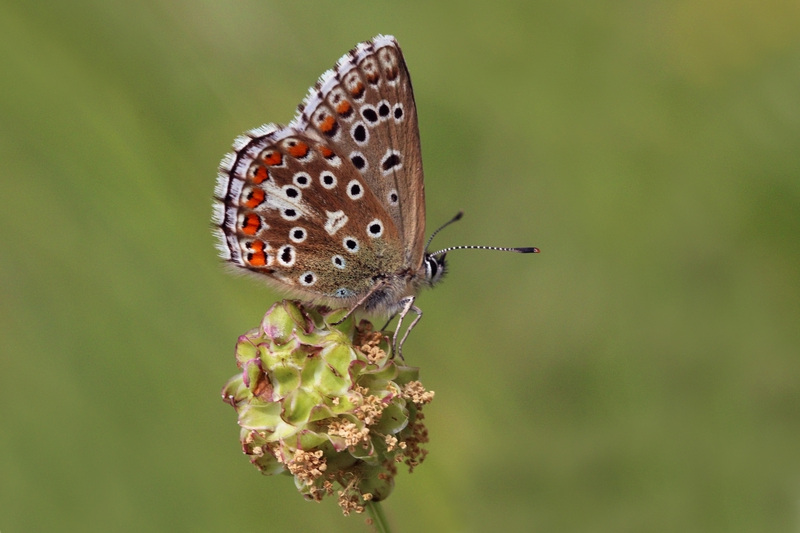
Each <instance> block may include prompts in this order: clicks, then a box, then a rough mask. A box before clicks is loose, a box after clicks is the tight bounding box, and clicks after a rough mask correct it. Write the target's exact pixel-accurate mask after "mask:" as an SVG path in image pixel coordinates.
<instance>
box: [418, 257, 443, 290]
mask: <svg viewBox="0 0 800 533" xmlns="http://www.w3.org/2000/svg"><path fill="white" fill-rule="evenodd" d="M446 255H447V254H446V253H444V254H439V255H434V254H429V253H426V254H425V259H424V260H423V261H422V263H423V266H424V268H425V278H424V279H425V283H426V284H427V285H428V286H429V287H433V286H434V285H436V284H437V283H438V282H439V280H441V279H442V277H443V276H444V273H445V272H446V271H447V264H446V263H445V260H444V258H445V256H446Z"/></svg>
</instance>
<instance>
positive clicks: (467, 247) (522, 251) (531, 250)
mask: <svg viewBox="0 0 800 533" xmlns="http://www.w3.org/2000/svg"><path fill="white" fill-rule="evenodd" d="M463 216H464V212H463V211H459V212H458V214H456V216H454V217H453V218H451V219H450V220H448V221H447V222H445V223H444V224H442V225H441V226H439V229H437V230H436V231H434V232H433V233H432V234H431V236H430V238H429V239H428V242H427V243H425V249H426V250H427V249H428V246H430V245H431V241H433V238H434V237H436V234H437V233H439V232H440V231H442V230H443V229H444V228H446V227H447V226H449V225H450V224H452V223H453V222H458V221H459V220H461V217H463ZM453 250H495V251H497V252H517V253H518V254H538V253H539V249H538V248H536V247H534V246H528V247H524V248H506V247H503V246H476V245H464V246H451V247H450V248H445V249H443V250H439V251H438V252H434V253H432V254H428V255H429V256H430V257H436V256H437V255H442V254H446V253H447V252H452V251H453Z"/></svg>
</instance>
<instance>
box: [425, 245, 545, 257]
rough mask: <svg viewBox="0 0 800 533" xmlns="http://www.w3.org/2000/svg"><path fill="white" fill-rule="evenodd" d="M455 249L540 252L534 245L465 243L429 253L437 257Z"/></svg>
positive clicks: (521, 252)
mask: <svg viewBox="0 0 800 533" xmlns="http://www.w3.org/2000/svg"><path fill="white" fill-rule="evenodd" d="M453 250H495V251H497V252H516V253H518V254H538V253H539V249H538V248H536V247H533V246H529V247H525V248H505V247H502V246H475V245H469V244H468V245H465V246H451V247H450V248H445V249H443V250H439V251H438V252H434V253H432V254H428V255H430V256H431V257H435V256H437V255H442V254H446V253H447V252H451V251H453Z"/></svg>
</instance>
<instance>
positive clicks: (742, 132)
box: [0, 0, 800, 533]
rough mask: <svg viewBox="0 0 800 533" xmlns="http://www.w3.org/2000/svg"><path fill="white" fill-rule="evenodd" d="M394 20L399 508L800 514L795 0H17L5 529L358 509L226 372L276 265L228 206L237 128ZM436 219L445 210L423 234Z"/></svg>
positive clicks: (615, 515)
mask: <svg viewBox="0 0 800 533" xmlns="http://www.w3.org/2000/svg"><path fill="white" fill-rule="evenodd" d="M377 33H390V34H394V35H396V36H397V38H398V40H399V42H400V43H401V45H402V46H403V49H404V52H405V55H406V60H407V63H408V65H409V67H410V70H411V73H412V77H413V79H414V86H415V90H416V96H417V104H418V108H419V114H420V117H419V120H420V129H421V135H422V145H423V152H424V157H425V170H426V175H427V184H426V186H427V197H428V220H429V226H435V225H437V224H439V223H441V222H443V221H445V220H447V219H448V218H449V217H450V216H452V215H453V214H454V213H455V212H457V211H458V210H459V209H464V210H465V212H466V217H465V218H464V220H463V221H462V222H460V223H459V224H457V225H455V226H453V227H452V228H448V230H447V231H446V232H444V233H443V234H442V235H441V236H440V237H438V238H437V242H436V246H437V247H438V246H445V245H450V244H494V245H517V246H521V245H537V246H539V247H541V249H542V253H541V254H539V255H538V256H519V255H514V254H499V253H498V254H491V253H487V252H468V251H465V252H454V253H452V254H451V255H450V256H449V257H450V266H451V272H450V275H449V277H448V279H447V281H446V283H444V284H442V286H441V287H439V288H437V289H436V290H435V291H432V292H430V293H425V294H423V295H422V297H421V298H420V299H419V300H418V302H419V304H420V305H421V306H422V308H423V309H424V310H425V318H424V320H423V321H422V323H421V324H420V326H419V327H418V328H417V329H416V330H415V331H414V334H413V335H412V338H411V340H410V341H409V342H408V344H407V345H406V349H405V353H406V357H407V359H408V360H410V362H411V363H412V364H415V365H418V366H420V367H422V378H423V381H424V382H425V384H426V385H427V386H428V388H430V389H432V390H435V391H436V393H437V396H436V400H435V401H434V403H433V404H432V405H430V406H428V408H427V409H426V411H427V422H428V427H429V429H430V433H431V438H432V442H431V443H430V446H429V449H430V455H429V456H428V459H427V460H426V462H425V463H424V464H423V465H422V466H421V467H420V468H419V469H417V471H416V472H415V473H414V474H413V475H410V476H409V475H408V474H407V473H403V474H401V475H400V476H399V478H398V484H397V487H396V490H395V492H394V494H393V495H392V496H391V497H390V498H389V500H387V502H386V503H385V508H386V511H387V514H388V515H389V518H390V521H391V522H392V523H393V525H394V526H395V530H396V531H445V532H449V531H465V532H482V531H542V532H551V531H557V532H564V531H566V532H571V531H581V532H583V531H586V532H619V531H631V532H635V531H664V532H666V531H726V532H727V531H797V530H798V528H800V357H799V355H800V354H799V353H798V352H800V350H799V349H798V347H800V246H799V243H800V149H799V147H800V4H798V2H796V1H795V0H792V1H788V0H787V1H778V0H767V1H763V0H762V1H756V0H735V1H730V0H726V1H721V0H679V1H678V0H676V1H665V2H635V1H621V0H620V1H608V2H595V3H590V2H575V1H563V0H560V1H555V0H547V1H538V2H537V1H534V2H531V1H527V0H520V1H516V2H514V1H505V2H504V1H495V2H489V3H480V2H438V3H437V2H424V1H407V2H279V1H266V2H264V1H262V2H256V1H241V2H223V1H212V0H207V1H204V2H192V1H175V2H159V1H153V0H149V1H141V2H118V1H114V2H104V1H94V2H92V1H88V0H80V1H73V2H24V1H18V2H13V1H12V2H9V1H5V2H2V3H0V35H1V36H0V46H1V47H2V48H1V49H0V54H1V55H0V58H1V61H2V75H0V157H2V167H3V170H2V189H1V190H2V199H1V200H0V201H1V202H2V206H1V208H0V224H1V225H0V232H1V235H2V244H3V247H2V255H1V256H0V288H1V292H0V298H1V299H2V305H1V306H0V312H1V313H2V318H1V319H0V335H2V359H0V365H1V366H0V394H2V398H1V401H2V404H1V405H0V420H1V424H2V428H1V431H0V531H2V532H3V533H12V532H17V531H87V530H96V531H99V530H104V531H105V530H111V531H209V532H217V531H234V530H236V529H237V528H241V529H242V530H247V531H281V530H286V529H287V528H288V530H291V531H368V528H367V527H366V526H365V525H364V524H363V517H350V518H344V517H342V516H341V513H340V511H339V509H338V507H337V506H336V505H335V502H334V500H333V499H329V500H326V501H325V502H323V503H322V504H314V503H308V502H305V501H303V500H302V499H301V497H300V496H299V495H298V494H297V493H296V491H295V489H294V487H293V484H292V481H291V479H290V478H288V477H278V478H267V477H263V476H261V475H260V474H258V473H257V472H256V470H255V469H254V468H252V467H251V466H250V465H249V463H248V461H247V459H246V458H245V457H244V456H242V455H241V453H240V449H239V446H238V442H237V436H238V432H237V428H236V423H235V414H234V412H233V410H232V409H231V408H230V407H229V406H226V405H225V404H223V403H222V402H221V401H220V397H219V391H220V389H221V387H222V385H223V383H224V382H225V381H226V380H227V379H228V378H229V377H230V376H231V375H233V373H234V372H235V366H234V359H233V347H234V343H235V341H236V338H237V336H238V335H239V334H240V333H242V332H244V331H245V330H247V329H249V328H250V327H253V326H255V325H256V324H257V323H258V321H259V319H260V316H261V315H262V314H263V312H264V311H265V310H266V309H267V308H268V307H269V305H270V304H271V303H272V302H273V301H275V300H276V299H277V297H278V295H276V294H274V293H272V292H270V291H268V290H267V289H265V288H263V287H261V286H260V285H259V284H257V283H255V282H254V281H252V280H250V279H241V278H236V277H234V276H229V275H228V274H226V273H225V272H224V270H223V268H221V266H220V262H219V261H218V260H217V258H216V254H215V251H214V249H213V240H212V237H211V234H210V231H209V226H210V223H209V216H210V212H211V207H210V205H211V201H210V199H211V193H212V190H213V186H214V181H215V177H216V168H217V164H218V162H219V160H220V158H221V157H222V155H223V154H224V153H225V152H227V151H228V150H229V147H230V143H231V141H232V139H233V138H234V137H235V136H236V135H238V134H239V133H241V132H243V131H244V130H246V129H248V128H251V127H254V126H258V125H260V124H262V123H265V122H271V121H276V122H287V121H289V120H290V119H291V117H292V115H293V112H294V108H295V106H296V105H297V104H298V103H299V101H300V100H301V98H302V97H303V96H304V95H305V94H306V91H307V88H308V87H309V86H310V85H311V84H313V82H314V81H315V80H316V79H317V77H318V76H319V75H320V74H321V73H322V72H323V71H324V70H326V69H328V68H330V67H331V66H332V65H333V64H334V62H335V61H336V60H337V59H338V58H339V57H340V56H341V55H342V54H344V53H345V52H346V51H347V50H349V49H350V48H351V47H352V46H353V45H355V44H356V43H357V42H359V41H362V40H366V39H369V38H371V37H372V36H374V35H375V34H377ZM430 229H431V228H430V227H429V230H430Z"/></svg>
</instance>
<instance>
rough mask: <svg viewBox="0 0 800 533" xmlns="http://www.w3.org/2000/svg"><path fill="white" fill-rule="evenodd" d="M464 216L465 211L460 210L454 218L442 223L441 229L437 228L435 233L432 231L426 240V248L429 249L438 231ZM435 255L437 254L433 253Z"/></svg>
mask: <svg viewBox="0 0 800 533" xmlns="http://www.w3.org/2000/svg"><path fill="white" fill-rule="evenodd" d="M463 216H464V211H459V212H458V213H457V214H456V216H454V217H453V218H451V219H450V220H448V221H447V222H445V223H444V224H442V225H441V226H439V229H437V230H436V231H434V232H433V233H431V236H430V237H429V238H428V242H426V243H425V249H426V250H427V249H428V246H430V245H431V242H432V241H433V238H434V237H436V234H437V233H439V232H440V231H442V230H443V229H444V228H446V227H447V226H449V225H450V224H452V223H453V222H458V221H459V220H461V217H463ZM433 255H436V254H433Z"/></svg>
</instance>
